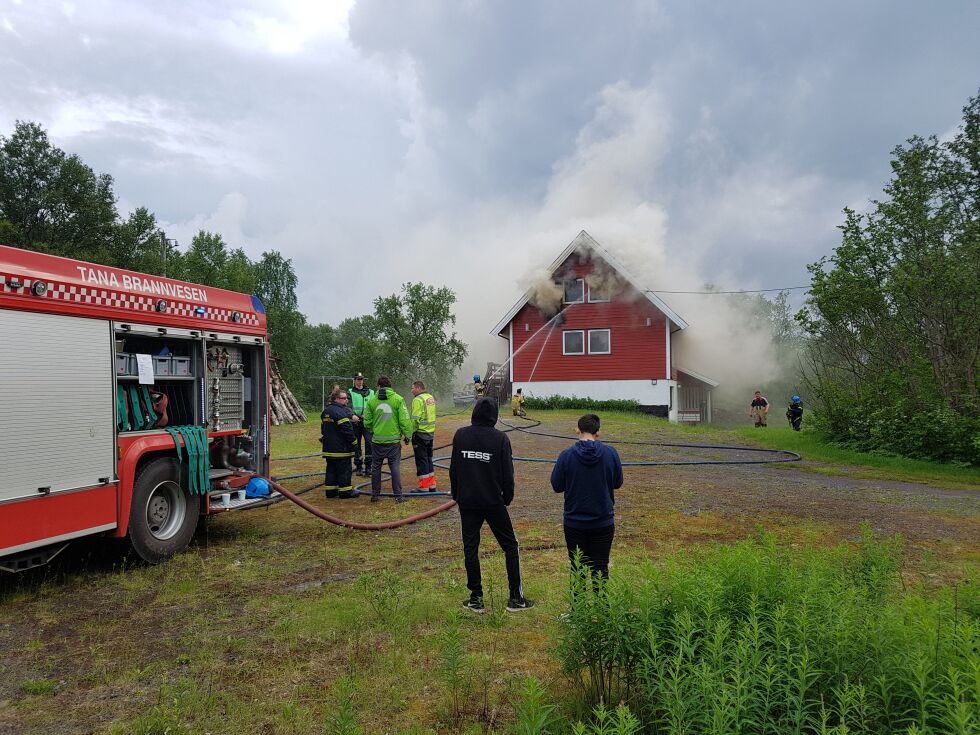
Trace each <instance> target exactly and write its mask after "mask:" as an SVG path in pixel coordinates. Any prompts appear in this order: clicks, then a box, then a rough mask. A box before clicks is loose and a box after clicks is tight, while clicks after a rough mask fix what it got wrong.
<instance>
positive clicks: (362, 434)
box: [351, 421, 371, 472]
mask: <svg viewBox="0 0 980 735" xmlns="http://www.w3.org/2000/svg"><path fill="white" fill-rule="evenodd" d="M351 426H353V427H354V437H355V439H354V467H356V468H357V470H358V472H360V470H361V439H363V440H364V464H363V466H364V469H365V470H367V471H368V472H370V471H371V432H370V431H368V430H367V429H365V428H364V423H363V422H362V421H352V422H351Z"/></svg>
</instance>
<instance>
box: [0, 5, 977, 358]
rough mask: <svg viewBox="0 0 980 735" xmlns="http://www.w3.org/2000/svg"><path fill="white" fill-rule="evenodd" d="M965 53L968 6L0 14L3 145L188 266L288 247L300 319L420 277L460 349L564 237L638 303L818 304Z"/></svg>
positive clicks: (949, 114)
mask: <svg viewBox="0 0 980 735" xmlns="http://www.w3.org/2000/svg"><path fill="white" fill-rule="evenodd" d="M978 33H980V3H977V2H975V1H973V0H962V1H960V0H949V1H948V2H940V3H922V2H896V1H895V0H878V1H873V0H867V1H864V2H853V0H852V1H851V2H834V1H825V2H820V3H814V2H794V1H792V0H781V1H778V2H777V1H773V2H738V3H732V2H717V1H714V2H699V1H696V0H675V1H673V2H641V1H637V2H630V1H628V0H621V1H616V2H601V3H600V2H594V1H592V2H579V1H575V0H561V1H559V0H542V1H541V2H505V1H503V0H446V1H445V2H426V1H425V0H418V1H416V2H405V1H404V0H358V1H357V2H354V3H351V2H346V1H345V2H330V1H329V0H310V1H307V0H269V1H265V0H252V1H251V2H235V1H233V0H208V2H178V1H176V0H175V1H174V2H143V1H139V0H127V1H126V2H108V1H98V0H91V1H87V2H72V1H70V0H62V1H60V2H53V1H52V2H49V1H46V0H0V134H2V135H9V133H10V132H11V131H12V129H13V124H14V121H15V120H18V119H20V120H32V121H36V122H38V123H40V124H41V125H43V126H44V127H45V128H46V129H47V130H48V131H49V133H50V135H51V137H52V139H53V141H54V143H55V144H56V145H58V146H59V147H61V148H63V149H65V150H66V151H69V152H74V153H78V154H79V155H80V156H81V157H82V158H83V160H85V161H86V163H88V164H89V165H91V166H92V167H93V168H94V169H95V170H97V171H99V172H105V173H109V174H111V175H112V176H113V177H114V178H115V182H116V186H115V190H116V194H117V195H118V197H119V199H120V209H121V210H122V211H123V213H124V214H125V213H126V212H128V211H129V210H131V209H132V208H134V207H136V206H141V205H142V206H146V207H148V208H149V209H150V210H151V211H153V212H154V213H155V214H156V216H157V218H158V220H159V221H160V222H161V223H162V224H163V225H164V227H165V228H166V229H167V233H168V235H169V236H172V237H176V238H177V239H178V240H179V241H180V243H181V244H182V245H183V246H186V244H187V243H189V242H190V239H191V237H192V236H193V235H194V233H195V232H197V231H198V230H199V229H201V228H204V229H208V230H211V231H217V232H220V233H221V234H222V235H223V236H224V238H225V240H226V242H228V243H229V244H230V245H231V246H234V247H238V246H241V247H244V248H245V250H246V251H247V252H248V253H249V254H250V255H251V256H253V257H257V256H258V255H259V254H260V253H261V252H262V251H263V250H266V249H270V248H273V249H278V250H280V251H281V252H282V253H284V254H285V255H286V256H287V257H289V258H291V259H292V260H293V263H294V265H295V266H296V270H297V273H298V274H299V278H300V307H301V309H302V310H303V311H304V312H305V313H306V314H307V316H308V317H309V319H310V320H311V321H313V322H328V323H332V324H336V323H337V322H339V321H340V320H341V319H342V318H344V317H347V316H351V315H357V314H361V313H366V312H369V311H370V310H371V302H372V301H373V299H374V298H375V297H376V296H378V295H385V294H389V293H393V292H395V291H397V290H398V289H399V286H400V284H401V283H403V282H405V281H408V280H423V281H426V282H429V283H433V284H435V285H450V286H452V287H453V288H455V289H456V290H457V292H458V293H459V295H460V328H461V332H462V334H463V336H464V337H465V338H467V339H468V340H469V341H471V342H474V343H476V342H479V341H480V339H481V337H482V336H483V335H485V334H486V332H487V331H488V330H489V329H491V328H492V327H493V325H494V324H495V323H496V322H497V320H498V319H499V318H500V317H501V316H503V314H504V312H505V311H506V310H507V309H508V308H509V306H510V305H511V304H512V303H513V302H514V301H515V300H516V298H517V297H518V296H519V295H520V292H521V289H520V287H519V286H518V283H519V282H520V281H521V279H522V278H525V277H526V274H527V273H528V271H530V270H532V269H533V268H535V267H540V266H541V265H545V264H547V263H548V262H550V261H551V259H552V258H553V257H554V256H555V255H557V254H558V253H559V252H560V251H561V250H562V249H563V248H564V247H565V246H566V245H567V244H568V243H569V242H570V241H571V240H572V239H573V238H574V237H575V235H576V234H577V233H578V232H579V230H581V229H586V230H588V231H589V233H590V234H591V235H592V236H593V237H595V238H596V239H597V240H598V241H599V242H600V243H602V244H603V245H605V246H606V247H608V248H609V249H610V250H611V251H613V252H614V253H617V252H621V253H623V254H624V256H625V259H626V260H630V259H632V261H633V262H634V263H636V262H640V263H641V264H642V265H641V266H640V267H641V268H642V270H643V271H644V274H643V276H644V278H645V279H646V280H648V281H649V282H650V283H649V285H650V286H651V287H653V288H660V289H664V288H697V287H699V286H700V285H701V284H703V283H704V282H705V281H710V282H713V283H716V284H719V285H722V286H726V287H733V288H771V287H779V286H790V285H801V284H805V283H807V282H808V279H807V275H806V270H805V266H806V264H807V263H809V262H812V261H814V260H816V259H817V258H819V257H820V256H821V255H824V254H827V253H829V252H830V250H831V249H832V248H833V246H834V245H835V244H836V242H837V230H836V226H837V225H838V224H839V223H840V222H841V219H842V216H841V209H842V208H843V207H844V206H852V207H858V208H861V207H864V206H865V205H866V203H867V201H868V199H869V198H873V197H875V196H878V195H879V194H880V191H881V187H882V185H883V184H884V183H885V181H886V180H887V177H888V173H889V167H888V161H889V152H890V150H891V149H892V148H893V147H894V146H895V145H896V144H897V143H900V142H901V141H903V140H904V139H906V138H907V137H909V136H911V135H913V134H930V133H936V134H939V135H943V134H949V133H950V132H951V131H953V130H955V128H956V126H957V124H958V123H959V120H960V114H961V109H962V107H963V105H964V104H965V103H966V101H967V99H968V98H969V97H970V96H972V95H975V94H977V90H978V84H980V43H977V38H978ZM672 306H675V304H674V303H672ZM675 308H677V310H678V311H679V312H681V315H682V316H685V314H684V313H683V312H684V305H683V303H680V304H676V306H675ZM487 341H489V340H486V339H484V342H487ZM498 341H499V340H498Z"/></svg>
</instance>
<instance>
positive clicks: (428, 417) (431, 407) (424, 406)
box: [412, 393, 436, 434]
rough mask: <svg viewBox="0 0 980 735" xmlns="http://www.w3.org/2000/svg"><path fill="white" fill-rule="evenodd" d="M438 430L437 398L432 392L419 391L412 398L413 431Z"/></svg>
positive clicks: (430, 432) (427, 431) (429, 431)
mask: <svg viewBox="0 0 980 735" xmlns="http://www.w3.org/2000/svg"><path fill="white" fill-rule="evenodd" d="M435 430H436V399H435V398H433V397H432V394H431V393H419V394H418V395H417V396H415V398H413V399H412V431H413V432H415V431H421V432H422V433H423V434H432V433H434V432H435Z"/></svg>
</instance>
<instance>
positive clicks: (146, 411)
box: [116, 385, 160, 431]
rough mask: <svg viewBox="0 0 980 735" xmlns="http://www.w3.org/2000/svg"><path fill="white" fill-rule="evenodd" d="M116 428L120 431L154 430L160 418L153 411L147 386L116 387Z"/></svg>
mask: <svg viewBox="0 0 980 735" xmlns="http://www.w3.org/2000/svg"><path fill="white" fill-rule="evenodd" d="M116 417H117V423H116V428H117V429H119V431H142V430H145V429H152V428H153V426H154V425H155V424H156V422H157V420H158V419H159V418H160V417H159V416H158V415H157V412H156V411H154V410H153V399H152V398H151V397H150V391H149V389H148V388H147V387H146V386H145V385H140V386H135V385H131V386H129V388H128V390H127V388H125V387H124V386H121V385H117V386H116Z"/></svg>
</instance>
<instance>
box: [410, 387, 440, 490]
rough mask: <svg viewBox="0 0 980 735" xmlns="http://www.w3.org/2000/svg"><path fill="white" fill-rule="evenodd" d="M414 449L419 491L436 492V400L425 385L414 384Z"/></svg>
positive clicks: (412, 414)
mask: <svg viewBox="0 0 980 735" xmlns="http://www.w3.org/2000/svg"><path fill="white" fill-rule="evenodd" d="M412 395H413V396H415V397H414V398H413V399H412V413H411V416H412V449H413V450H414V452H415V472H416V474H417V475H418V478H419V491H424V490H428V491H429V492H430V493H434V492H435V491H436V468H435V466H434V465H433V464H432V444H433V442H434V440H435V435H436V399H435V398H433V397H432V394H431V393H426V392H425V383H423V382H422V381H421V380H416V381H415V382H414V383H412Z"/></svg>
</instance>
